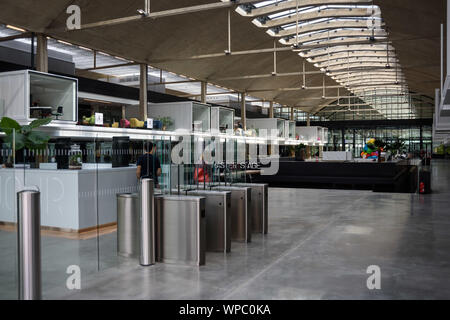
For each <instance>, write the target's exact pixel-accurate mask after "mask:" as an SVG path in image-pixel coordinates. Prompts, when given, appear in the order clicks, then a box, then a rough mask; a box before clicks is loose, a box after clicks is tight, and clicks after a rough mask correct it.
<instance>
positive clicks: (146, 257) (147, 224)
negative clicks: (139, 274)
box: [139, 179, 155, 266]
mask: <svg viewBox="0 0 450 320" xmlns="http://www.w3.org/2000/svg"><path fill="white" fill-rule="evenodd" d="M153 187H154V186H153V179H142V180H141V192H140V213H139V222H140V223H139V247H140V256H139V263H140V264H141V265H142V266H149V265H152V264H155V216H154V190H153Z"/></svg>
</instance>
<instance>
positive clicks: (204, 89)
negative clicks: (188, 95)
mask: <svg viewBox="0 0 450 320" xmlns="http://www.w3.org/2000/svg"><path fill="white" fill-rule="evenodd" d="M201 85H202V86H201V98H200V102H202V103H206V94H207V91H208V84H207V83H206V82H205V81H202V82H201Z"/></svg>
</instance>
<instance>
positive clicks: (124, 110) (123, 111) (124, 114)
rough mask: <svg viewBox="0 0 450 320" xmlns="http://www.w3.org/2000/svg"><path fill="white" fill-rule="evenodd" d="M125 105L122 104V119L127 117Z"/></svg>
mask: <svg viewBox="0 0 450 320" xmlns="http://www.w3.org/2000/svg"><path fill="white" fill-rule="evenodd" d="M126 110H127V109H126V107H125V106H122V119H125V118H126V117H127V112H126Z"/></svg>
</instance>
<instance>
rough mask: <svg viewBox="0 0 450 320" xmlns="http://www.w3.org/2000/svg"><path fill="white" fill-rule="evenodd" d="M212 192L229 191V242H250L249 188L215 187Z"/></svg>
mask: <svg viewBox="0 0 450 320" xmlns="http://www.w3.org/2000/svg"><path fill="white" fill-rule="evenodd" d="M213 190H221V191H231V240H232V241H239V242H251V241H252V215H251V210H250V209H251V196H252V194H251V188H248V187H233V186H217V187H214V188H213Z"/></svg>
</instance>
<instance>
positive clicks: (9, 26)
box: [6, 24, 26, 32]
mask: <svg viewBox="0 0 450 320" xmlns="http://www.w3.org/2000/svg"><path fill="white" fill-rule="evenodd" d="M6 27H7V28H8V29H12V30H16V31H20V32H25V31H26V30H25V29H22V28H19V27H15V26H12V25H10V24H7V25H6Z"/></svg>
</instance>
